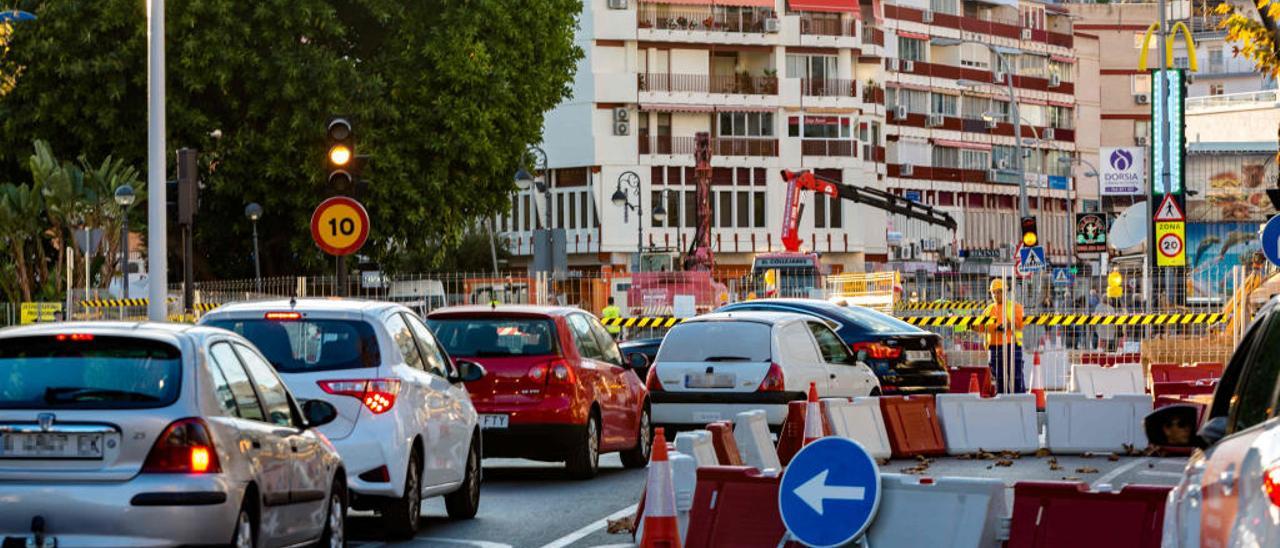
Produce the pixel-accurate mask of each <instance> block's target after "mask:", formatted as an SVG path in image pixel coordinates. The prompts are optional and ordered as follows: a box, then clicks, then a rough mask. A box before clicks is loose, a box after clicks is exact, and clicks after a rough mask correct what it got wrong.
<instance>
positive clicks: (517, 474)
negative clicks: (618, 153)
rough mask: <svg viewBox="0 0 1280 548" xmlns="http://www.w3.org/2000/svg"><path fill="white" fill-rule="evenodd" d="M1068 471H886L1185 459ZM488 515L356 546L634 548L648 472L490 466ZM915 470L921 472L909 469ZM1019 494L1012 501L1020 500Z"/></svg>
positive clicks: (510, 463)
mask: <svg viewBox="0 0 1280 548" xmlns="http://www.w3.org/2000/svg"><path fill="white" fill-rule="evenodd" d="M1056 459H1057V464H1058V466H1059V467H1060V468H1059V469H1057V470H1054V469H1051V465H1050V457H1035V456H1030V455H1027V456H1023V457H1021V458H1018V459H1008V462H1009V465H1008V466H999V465H997V463H996V460H995V459H990V460H965V459H958V458H952V457H947V458H935V459H930V461H929V463H928V466H927V468H925V469H923V470H921V469H919V467H920V463H919V462H918V461H915V460H895V461H891V462H890V463H888V464H885V465H882V466H881V467H880V469H881V471H882V472H893V473H904V471H906V472H907V473H917V474H920V475H925V476H930V477H943V476H963V477H985V478H1000V479H1003V480H1004V481H1005V483H1006V484H1007V485H1009V486H1010V487H1012V485H1013V483H1014V482H1016V481H1019V480H1064V479H1065V480H1073V481H1083V482H1085V483H1088V484H1090V485H1091V486H1093V487H1094V488H1097V487H1100V486H1102V485H1103V484H1107V485H1111V486H1112V487H1113V488H1116V489H1118V488H1120V486H1122V485H1125V484H1137V483H1141V484H1155V485H1173V484H1175V483H1177V480H1178V478H1179V477H1181V475H1182V468H1183V465H1184V464H1185V463H1186V459H1185V458H1157V457H1119V459H1118V460H1114V461H1113V460H1110V459H1109V458H1108V457H1107V456H1106V455H1099V456H1094V457H1088V458H1087V457H1081V456H1059V457H1056ZM484 465H485V483H484V484H483V487H482V488H481V495H480V513H479V515H477V516H476V518H475V519H473V520H467V521H450V520H449V518H448V517H447V516H446V514H445V510H444V503H443V501H441V500H440V499H433V500H430V501H427V502H425V503H424V504H423V518H422V520H423V521H422V531H421V532H420V533H419V535H418V537H417V538H415V539H413V540H410V541H404V542H388V541H386V539H385V538H384V537H383V536H382V534H381V532H380V531H379V526H378V521H377V519H376V518H375V517H374V516H373V515H372V514H369V513H356V514H354V515H353V516H352V517H351V518H350V519H349V520H348V531H349V537H350V539H351V544H352V546H359V547H363V548H379V547H383V546H397V547H425V546H440V547H450V546H463V547H465V546H471V547H475V548H505V547H511V548H524V547H530V548H567V547H597V548H598V547H602V546H619V545H622V546H626V545H630V542H631V537H630V536H628V535H610V534H608V533H607V531H606V528H605V527H606V521H607V520H608V519H616V518H618V517H621V516H625V515H630V514H631V513H632V512H633V511H634V506H635V504H636V502H637V501H638V500H639V497H640V491H641V490H643V488H644V482H645V471H644V470H626V469H624V468H622V464H621V462H620V461H619V460H618V457H617V456H616V455H609V456H606V457H604V458H603V459H602V461H601V472H600V476H599V477H597V478H595V479H593V480H590V481H575V480H572V479H569V478H568V477H567V476H566V475H565V473H564V470H563V467H562V466H561V465H559V464H547V463H537V462H532V461H524V460H515V459H490V460H486V461H485V462H484ZM909 469H914V470H909ZM1012 495H1013V493H1012V489H1011V490H1010V492H1009V497H1008V498H1009V501H1010V502H1012Z"/></svg>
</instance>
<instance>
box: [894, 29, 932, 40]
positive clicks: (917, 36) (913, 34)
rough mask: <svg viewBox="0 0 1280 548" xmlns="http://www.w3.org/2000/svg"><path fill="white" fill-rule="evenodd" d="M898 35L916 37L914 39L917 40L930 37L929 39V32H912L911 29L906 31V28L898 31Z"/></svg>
mask: <svg viewBox="0 0 1280 548" xmlns="http://www.w3.org/2000/svg"><path fill="white" fill-rule="evenodd" d="M898 36H901V37H903V38H914V39H916V40H928V39H929V35H928V34H925V33H923V32H910V31H905V30H900V31H898Z"/></svg>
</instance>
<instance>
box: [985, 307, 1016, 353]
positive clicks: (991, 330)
mask: <svg viewBox="0 0 1280 548" xmlns="http://www.w3.org/2000/svg"><path fill="white" fill-rule="evenodd" d="M982 314H983V316H989V317H992V318H996V323H994V324H991V325H984V326H982V330H983V331H985V332H986V334H987V346H1002V345H1006V344H1011V343H1017V344H1018V345H1019V346H1021V345H1022V305H1021V304H1019V303H1014V304H1013V306H1010V307H1005V306H1004V305H1002V304H996V303H991V304H990V305H987V309H986V310H984V311H982ZM1006 314H1007V316H1006ZM1002 325H1003V326H1004V329H1003V330H1000V329H997V328H998V327H1000V326H1002Z"/></svg>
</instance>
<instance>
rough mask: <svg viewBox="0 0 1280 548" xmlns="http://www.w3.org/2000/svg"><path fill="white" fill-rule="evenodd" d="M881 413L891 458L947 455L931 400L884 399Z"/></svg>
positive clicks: (888, 397)
mask: <svg viewBox="0 0 1280 548" xmlns="http://www.w3.org/2000/svg"><path fill="white" fill-rule="evenodd" d="M880 412H881V413H882V414H883V415H884V426H885V430H886V431H887V432H888V433H889V445H890V447H892V448H893V456H894V458H903V457H914V456H916V455H945V454H947V444H946V442H945V441H944V440H943V437H942V427H941V426H940V425H939V424H938V413H937V411H936V410H935V409H934V405H933V396H929V395H926V396H883V397H881V398H880Z"/></svg>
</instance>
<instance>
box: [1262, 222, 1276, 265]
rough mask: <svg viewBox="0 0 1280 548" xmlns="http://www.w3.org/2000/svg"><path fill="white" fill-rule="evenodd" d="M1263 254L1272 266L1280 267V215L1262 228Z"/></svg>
mask: <svg viewBox="0 0 1280 548" xmlns="http://www.w3.org/2000/svg"><path fill="white" fill-rule="evenodd" d="M1262 253H1263V254H1264V255H1266V256H1267V260H1268V261H1271V264H1274V265H1280V215H1277V216H1275V217H1272V218H1271V220H1270V221H1267V224H1265V225H1263V227H1262Z"/></svg>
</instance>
